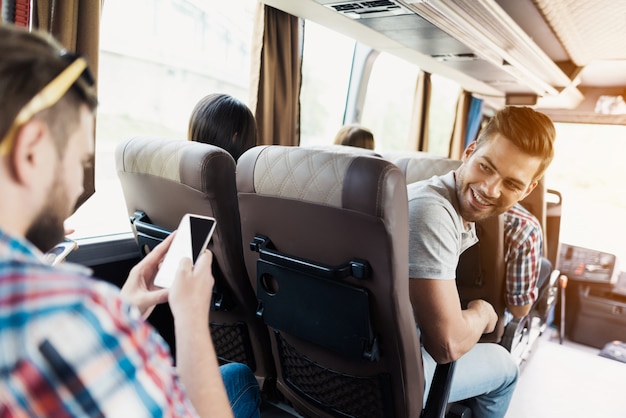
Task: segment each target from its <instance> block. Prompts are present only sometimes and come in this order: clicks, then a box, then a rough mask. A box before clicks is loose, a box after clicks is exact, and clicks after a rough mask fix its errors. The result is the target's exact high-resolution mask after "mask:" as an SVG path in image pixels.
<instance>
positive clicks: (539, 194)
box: [520, 177, 550, 256]
mask: <svg viewBox="0 0 626 418" xmlns="http://www.w3.org/2000/svg"><path fill="white" fill-rule="evenodd" d="M546 193H547V191H546V182H545V177H542V178H541V179H540V180H539V183H538V184H537V187H535V188H534V189H533V191H532V192H530V194H529V195H528V196H526V197H525V198H524V199H523V200H522V201H521V202H520V203H521V204H522V206H524V207H525V208H526V209H527V210H528V211H529V212H530V213H532V214H533V215H534V216H535V218H537V220H538V221H539V224H540V225H541V229H542V231H543V254H544V256H545V254H548V250H549V244H550V243H549V242H548V235H547V228H546V209H547V206H546V205H547V203H546Z"/></svg>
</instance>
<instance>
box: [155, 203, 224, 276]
mask: <svg viewBox="0 0 626 418" xmlns="http://www.w3.org/2000/svg"><path fill="white" fill-rule="evenodd" d="M215 223H216V221H215V218H211V217H209V216H202V215H195V214H191V213H187V214H185V215H183V218H182V219H181V221H180V224H179V225H178V228H177V230H176V235H175V236H174V240H173V241H172V243H171V244H170V248H169V249H168V250H167V253H166V254H165V257H164V258H163V261H162V262H161V266H160V267H159V271H158V272H157V274H156V277H155V279H154V284H155V286H159V287H170V286H171V285H172V282H173V281H174V278H175V277H176V270H177V269H178V265H179V264H180V260H181V259H182V258H184V257H187V258H190V259H191V261H192V262H193V263H194V264H195V262H196V260H197V259H198V256H200V254H202V252H203V251H204V250H205V249H206V248H207V246H208V245H209V241H210V240H211V236H212V235H213V231H214V230H215Z"/></svg>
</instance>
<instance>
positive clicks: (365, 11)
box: [325, 0, 414, 19]
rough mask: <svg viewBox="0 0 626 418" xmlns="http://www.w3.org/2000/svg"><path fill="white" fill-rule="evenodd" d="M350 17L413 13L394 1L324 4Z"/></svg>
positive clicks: (360, 17)
mask: <svg viewBox="0 0 626 418" xmlns="http://www.w3.org/2000/svg"><path fill="white" fill-rule="evenodd" d="M325 6H326V7H328V8H331V9H333V10H335V11H336V12H339V13H341V14H343V15H345V16H347V17H349V18H351V19H367V18H372V17H384V16H397V15H406V14H414V13H413V12H411V11H409V10H407V9H405V8H404V7H402V6H400V5H399V4H398V3H396V2H395V1H390V0H378V1H349V2H340V3H330V4H326V5H325Z"/></svg>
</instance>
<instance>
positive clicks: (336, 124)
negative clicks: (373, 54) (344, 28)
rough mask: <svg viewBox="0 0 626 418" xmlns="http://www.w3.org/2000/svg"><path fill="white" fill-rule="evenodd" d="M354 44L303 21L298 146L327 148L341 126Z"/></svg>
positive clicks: (345, 38) (347, 39)
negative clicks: (324, 146)
mask: <svg viewBox="0 0 626 418" xmlns="http://www.w3.org/2000/svg"><path fill="white" fill-rule="evenodd" d="M354 47H355V41H354V40H353V39H350V38H347V37H345V36H343V35H341V34H339V33H337V32H334V31H331V30H330V29H327V28H325V27H323V26H320V25H318V24H316V23H314V22H311V21H306V23H305V29H304V47H303V58H302V87H301V89H300V106H301V110H300V145H303V146H310V145H328V144H331V143H332V142H333V139H334V138H335V134H336V133H337V131H338V130H339V128H340V127H341V126H342V125H343V114H344V108H345V105H346V96H347V92H348V83H349V80H350V68H351V65H352V56H353V55H354Z"/></svg>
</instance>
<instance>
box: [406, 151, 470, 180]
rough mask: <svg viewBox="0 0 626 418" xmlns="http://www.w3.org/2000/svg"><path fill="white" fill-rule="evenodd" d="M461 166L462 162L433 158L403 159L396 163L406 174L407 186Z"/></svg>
mask: <svg viewBox="0 0 626 418" xmlns="http://www.w3.org/2000/svg"><path fill="white" fill-rule="evenodd" d="M461 164H462V161H461V160H452V159H449V158H445V157H432V156H420V157H417V158H401V159H399V160H397V161H396V165H397V166H398V167H399V168H400V170H402V172H403V173H404V176H405V178H406V184H411V183H415V182H416V181H420V180H426V179H429V178H431V177H432V176H441V175H444V174H446V173H448V172H450V171H451V170H456V169H457V168H458V167H459V166H460V165H461Z"/></svg>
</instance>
